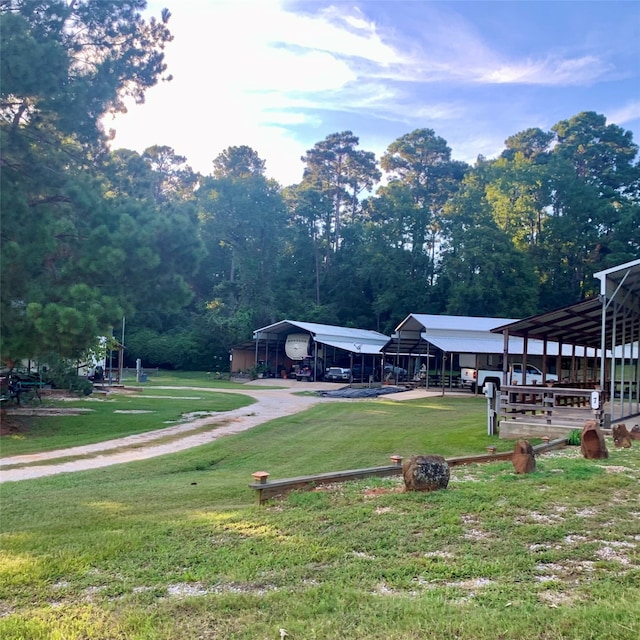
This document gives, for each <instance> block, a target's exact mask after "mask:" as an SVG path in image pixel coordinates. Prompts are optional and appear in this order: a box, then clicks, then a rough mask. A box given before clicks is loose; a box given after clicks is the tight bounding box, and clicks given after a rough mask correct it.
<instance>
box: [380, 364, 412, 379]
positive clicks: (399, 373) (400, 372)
mask: <svg viewBox="0 0 640 640" xmlns="http://www.w3.org/2000/svg"><path fill="white" fill-rule="evenodd" d="M384 377H385V380H387V379H390V378H393V379H394V380H396V381H397V382H403V381H404V380H406V379H407V370H406V369H403V368H402V367H394V366H393V365H392V364H385V365H384Z"/></svg>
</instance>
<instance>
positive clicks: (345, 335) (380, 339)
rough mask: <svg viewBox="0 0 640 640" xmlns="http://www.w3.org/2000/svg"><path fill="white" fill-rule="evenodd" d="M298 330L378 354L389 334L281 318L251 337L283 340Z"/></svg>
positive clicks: (352, 349)
mask: <svg viewBox="0 0 640 640" xmlns="http://www.w3.org/2000/svg"><path fill="white" fill-rule="evenodd" d="M300 330H302V331H306V332H308V333H310V334H311V335H312V337H313V339H314V340H315V341H316V342H318V343H321V344H326V345H329V346H332V347H336V348H338V349H344V350H345V351H349V352H352V353H364V354H378V353H380V350H381V349H382V347H383V346H384V345H385V344H386V343H387V342H388V340H389V336H386V335H385V334H384V333H379V332H378V331H370V330H368V329H355V328H352V327H338V326H335V325H329V324H319V323H317V322H298V321H295V320H281V321H280V322H276V323H275V324H271V325H268V326H266V327H262V328H261V329H257V330H256V331H254V332H253V339H254V340H274V341H278V340H284V339H285V338H286V336H287V335H289V334H290V333H295V332H296V331H300Z"/></svg>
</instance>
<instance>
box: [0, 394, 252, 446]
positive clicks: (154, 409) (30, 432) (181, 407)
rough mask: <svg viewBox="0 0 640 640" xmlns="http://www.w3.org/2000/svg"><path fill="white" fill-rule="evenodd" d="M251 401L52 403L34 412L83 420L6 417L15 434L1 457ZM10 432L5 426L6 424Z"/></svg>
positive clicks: (4, 442)
mask: <svg viewBox="0 0 640 640" xmlns="http://www.w3.org/2000/svg"><path fill="white" fill-rule="evenodd" d="M253 402H254V400H253V399H252V398H251V397H248V396H245V395H241V394H233V393H215V392H214V391H208V390H201V391H197V392H194V391H190V390H186V389H179V390H172V391H163V390H159V389H148V390H147V389H145V391H144V392H142V393H140V394H131V395H130V394H123V393H111V394H109V395H106V396H105V395H100V394H94V395H91V396H87V397H79V398H78V399H74V400H71V401H60V400H55V399H47V398H45V401H44V402H43V404H42V405H34V406H32V407H29V408H30V409H31V408H33V409H39V408H43V407H44V408H48V409H51V408H56V409H60V410H71V409H80V410H82V411H86V412H87V413H80V414H78V415H56V416H29V415H7V416H5V417H4V420H7V422H8V423H9V424H10V425H13V426H14V428H13V429H7V431H8V433H7V434H6V435H3V436H2V438H1V439H0V454H1V455H2V457H10V456H15V455H21V454H27V453H35V452H38V451H51V450H53V449H62V448H66V447H72V446H79V445H85V444H93V443H95V442H102V441H104V440H111V439H114V438H120V437H123V436H128V435H133V434H137V433H145V432H147V431H152V430H155V429H162V428H163V427H170V426H172V425H175V424H178V423H180V422H185V421H187V420H188V418H187V417H185V416H187V415H188V414H192V413H194V412H196V413H220V414H221V419H223V416H224V412H226V411H231V410H232V409H238V408H240V407H244V406H248V405H250V404H253ZM5 426H6V424H5Z"/></svg>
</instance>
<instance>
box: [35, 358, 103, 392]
mask: <svg viewBox="0 0 640 640" xmlns="http://www.w3.org/2000/svg"><path fill="white" fill-rule="evenodd" d="M43 362H46V363H47V364H46V371H45V372H43V374H42V379H43V382H46V383H47V384H50V385H51V386H52V387H53V388H54V389H66V390H68V391H71V392H73V393H78V394H80V395H84V396H88V395H91V393H92V392H93V385H92V384H91V382H90V381H89V380H87V379H86V378H81V377H80V376H79V375H78V371H77V369H76V366H75V363H74V362H73V361H71V360H68V359H65V358H62V357H60V356H59V355H58V354H56V353H50V354H48V355H46V356H45V358H44V360H43Z"/></svg>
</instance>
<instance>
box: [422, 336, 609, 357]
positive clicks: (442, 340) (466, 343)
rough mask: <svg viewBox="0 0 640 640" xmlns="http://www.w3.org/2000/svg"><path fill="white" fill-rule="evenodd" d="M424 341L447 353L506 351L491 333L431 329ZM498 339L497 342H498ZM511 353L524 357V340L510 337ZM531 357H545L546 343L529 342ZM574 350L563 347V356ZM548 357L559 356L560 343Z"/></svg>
mask: <svg viewBox="0 0 640 640" xmlns="http://www.w3.org/2000/svg"><path fill="white" fill-rule="evenodd" d="M421 337H422V339H423V340H425V341H427V342H429V343H430V344H432V345H434V346H435V347H437V348H438V349H441V350H442V351H445V352H447V353H502V352H503V350H504V339H503V337H502V336H501V335H498V334H492V333H489V332H479V331H474V332H465V331H445V330H444V329H430V330H427V331H423V332H422V333H421ZM496 338H497V340H496ZM509 353H511V354H513V355H522V354H523V353H524V339H523V338H518V337H516V336H509ZM527 353H528V354H529V355H543V354H544V342H543V341H541V340H529V342H528V344H527ZM572 353H573V348H572V346H571V345H568V344H565V345H562V355H565V356H571V355H572ZM547 355H548V356H556V355H558V343H557V342H548V343H547ZM575 355H576V356H577V357H582V356H583V355H584V349H583V348H582V347H576V350H575ZM587 355H588V356H591V357H594V356H595V355H597V354H596V351H595V350H594V349H589V350H588V351H587Z"/></svg>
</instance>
